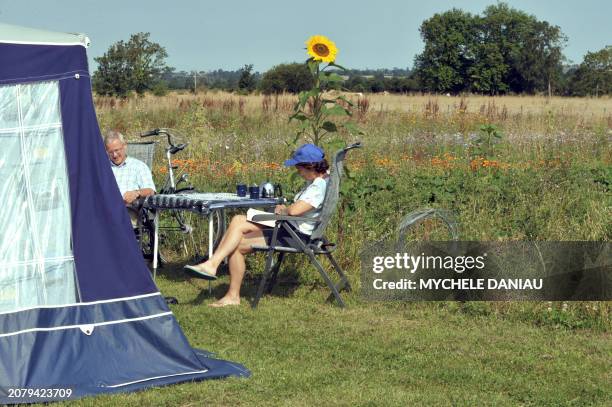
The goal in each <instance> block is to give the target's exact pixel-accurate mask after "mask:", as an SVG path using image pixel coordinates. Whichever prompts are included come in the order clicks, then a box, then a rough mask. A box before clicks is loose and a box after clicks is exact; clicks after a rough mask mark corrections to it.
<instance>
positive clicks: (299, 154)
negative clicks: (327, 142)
mask: <svg viewBox="0 0 612 407" xmlns="http://www.w3.org/2000/svg"><path fill="white" fill-rule="evenodd" d="M324 158H325V153H324V152H323V150H321V149H320V148H319V147H318V146H315V145H314V144H303V145H301V146H300V147H299V148H298V149H297V150H295V151H294V152H293V154H292V155H291V158H290V159H288V160H286V161H285V166H287V167H291V166H293V165H297V164H306V163H318V162H320V161H323V159H324Z"/></svg>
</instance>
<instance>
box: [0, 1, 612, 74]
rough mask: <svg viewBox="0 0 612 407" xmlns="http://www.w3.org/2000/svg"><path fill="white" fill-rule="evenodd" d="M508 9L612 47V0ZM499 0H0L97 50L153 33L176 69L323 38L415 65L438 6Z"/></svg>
mask: <svg viewBox="0 0 612 407" xmlns="http://www.w3.org/2000/svg"><path fill="white" fill-rule="evenodd" d="M506 2H507V3H508V4H509V5H510V6H511V7H514V8H516V9H519V10H523V11H525V12H527V13H529V14H533V15H535V16H536V17H537V18H538V19H540V20H546V21H548V22H549V23H551V24H553V25H558V26H560V27H561V29H562V31H563V32H564V33H565V35H566V36H567V37H568V41H567V44H566V47H565V49H564V54H565V56H566V57H567V58H568V59H569V60H570V61H571V62H573V63H580V62H581V61H582V59H583V57H584V55H585V54H586V53H587V52H588V51H597V50H600V49H602V48H603V47H604V46H606V45H612V24H611V23H610V16H612V1H610V0H608V1H605V0H581V1H576V0H554V1H553V0H538V1H536V0H508V1H506ZM494 3H495V1H494V0H488V1H485V0H472V1H469V0H426V1H423V0H420V1H408V0H407V1H401V0H377V1H374V0H370V1H364V0H326V1H320V0H308V1H297V0H258V1H249V0H233V1H224V0H215V1H212V0H203V1H195V0H172V1H168V0H146V1H144V0H79V1H75V0H0V22H2V23H6V24H14V25H22V26H27V27H33V28H40V29H47V30H52V31H64V32H80V33H85V34H87V35H88V36H89V38H90V39H91V44H92V45H91V47H90V49H89V50H88V54H89V58H90V61H91V63H92V68H95V64H94V63H93V58H94V57H96V56H101V55H102V54H104V52H105V51H106V50H107V49H108V48H109V46H110V45H111V44H113V43H115V42H117V41H119V40H128V39H129V38H130V35H131V34H134V33H137V32H150V33H151V40H153V41H155V42H158V43H159V44H161V45H162V46H164V47H165V48H166V51H167V52H168V59H167V64H168V65H170V66H173V67H175V68H176V69H177V70H186V71H191V70H199V71H211V70H215V69H225V70H236V69H239V68H241V67H242V66H244V65H245V64H253V65H254V68H255V71H259V72H264V71H266V70H268V69H269V68H271V67H272V66H274V65H278V64H281V63H286V62H300V61H304V60H306V58H307V56H306V51H305V50H304V48H305V45H304V43H305V41H306V40H307V39H308V37H310V36H311V35H315V34H321V35H326V36H327V37H329V38H330V39H331V40H332V41H334V42H335V43H336V46H337V47H338V49H339V53H338V56H337V59H336V62H337V63H338V64H340V65H343V66H345V67H346V68H352V69H365V68H370V69H378V68H394V67H398V68H411V67H412V65H413V62H414V57H415V55H417V54H418V53H419V52H421V51H422V49H423V42H422V40H421V38H420V35H419V26H420V24H421V23H422V22H423V20H425V19H427V18H429V17H431V16H433V15H434V14H435V13H439V12H444V11H446V10H450V9H452V8H460V9H463V10H465V11H468V12H471V13H476V14H478V13H481V12H482V11H483V10H484V9H485V7H486V6H488V5H490V4H494Z"/></svg>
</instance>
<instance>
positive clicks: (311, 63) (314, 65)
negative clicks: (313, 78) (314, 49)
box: [307, 58, 319, 75]
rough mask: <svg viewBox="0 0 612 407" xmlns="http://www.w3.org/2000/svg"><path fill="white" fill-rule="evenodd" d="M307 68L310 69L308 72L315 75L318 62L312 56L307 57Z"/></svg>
mask: <svg viewBox="0 0 612 407" xmlns="http://www.w3.org/2000/svg"><path fill="white" fill-rule="evenodd" d="M307 64H308V69H310V73H311V74H313V75H315V74H316V73H317V68H318V67H319V62H318V61H315V60H314V59H312V58H309V59H308V61H307Z"/></svg>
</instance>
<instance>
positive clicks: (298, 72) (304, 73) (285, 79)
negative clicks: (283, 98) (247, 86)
mask: <svg viewBox="0 0 612 407" xmlns="http://www.w3.org/2000/svg"><path fill="white" fill-rule="evenodd" d="M313 84H314V82H313V80H312V75H311V74H310V71H309V70H308V67H307V66H306V65H305V64H299V63H292V64H281V65H277V66H275V67H273V68H272V69H270V70H269V71H267V72H266V73H264V75H263V77H262V79H261V82H260V85H259V87H260V89H261V91H262V92H263V93H265V94H270V93H282V92H291V93H299V92H301V91H304V90H308V89H310V88H312V86H313Z"/></svg>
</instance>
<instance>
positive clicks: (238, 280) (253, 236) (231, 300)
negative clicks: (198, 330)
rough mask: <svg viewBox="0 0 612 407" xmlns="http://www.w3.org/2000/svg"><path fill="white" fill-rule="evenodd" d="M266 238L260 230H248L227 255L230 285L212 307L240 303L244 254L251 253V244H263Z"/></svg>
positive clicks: (244, 268) (244, 265)
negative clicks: (234, 248)
mask: <svg viewBox="0 0 612 407" xmlns="http://www.w3.org/2000/svg"><path fill="white" fill-rule="evenodd" d="M264 244H266V240H265V239H264V237H263V233H262V232H261V230H257V231H254V232H250V233H248V234H246V235H244V237H243V238H242V240H241V241H240V244H239V246H238V248H237V249H236V250H234V252H233V253H232V254H231V255H230V256H229V270H230V286H229V289H228V290H227V293H226V294H225V295H224V296H223V298H221V299H220V300H219V301H217V302H215V303H212V304H210V305H211V306H213V307H223V306H226V305H238V304H240V287H241V286H242V280H243V279H244V273H245V271H246V263H245V255H246V254H248V253H251V252H252V251H253V249H252V248H251V246H254V245H264Z"/></svg>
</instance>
